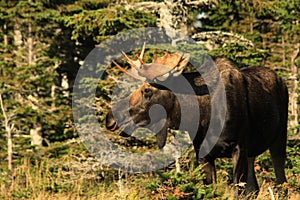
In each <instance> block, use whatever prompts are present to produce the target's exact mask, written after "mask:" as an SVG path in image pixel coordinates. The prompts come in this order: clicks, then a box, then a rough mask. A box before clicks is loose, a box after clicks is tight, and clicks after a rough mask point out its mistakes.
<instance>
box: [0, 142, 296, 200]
mask: <svg viewBox="0 0 300 200" xmlns="http://www.w3.org/2000/svg"><path fill="white" fill-rule="evenodd" d="M73 148H74V146H72V149H73ZM45 151H47V149H45ZM51 151H53V149H51ZM67 152H68V153H66V154H64V155H60V156H59V157H52V156H26V157H24V158H22V159H20V162H19V163H18V164H16V165H15V167H14V170H13V173H12V175H11V178H9V175H8V173H7V172H6V171H5V170H2V172H1V177H0V199H41V200H42V199H43V200H45V199H51V200H52V199H58V200H64V199H72V200H73V199H75V200H76V199H92V200H93V199H97V200H98V199H100V200H101V199H103V200H110V199H124V200H125V199H126V200H135V199H168V200H171V199H233V184H232V178H231V177H232V167H231V162H230V160H228V159H220V160H218V162H217V168H218V171H217V177H218V184H216V185H209V186H206V185H203V183H202V178H203V175H202V173H201V170H200V168H199V167H196V166H195V165H194V162H193V159H191V158H190V153H189V152H187V153H186V154H185V155H184V156H183V157H182V158H181V159H180V161H179V162H180V167H181V172H179V173H178V172H176V169H175V165H171V166H169V167H168V168H166V169H163V170H159V171H157V172H152V173H145V174H129V173H126V172H122V171H118V170H112V169H108V168H105V167H103V166H101V165H100V164H99V163H97V162H96V161H95V160H93V159H92V157H89V156H86V154H85V153H84V152H83V153H79V152H80V151H78V152H77V151H74V150H72V151H71V150H69V151H67ZM288 152H293V153H294V154H293V155H290V156H292V158H293V159H290V160H288V163H290V164H289V165H288V168H287V177H288V179H289V183H287V184H286V185H284V186H282V187H281V188H284V187H286V188H288V189H289V199H291V200H294V199H295V200H298V199H300V195H299V188H298V185H299V183H298V182H299V174H297V173H298V170H299V161H298V160H299V158H297V157H296V155H298V151H296V150H293V151H288ZM56 154H57V155H59V153H57V152H56ZM268 158H269V155H268V153H266V154H263V155H262V156H260V157H259V158H258V161H257V166H259V167H257V169H256V171H257V177H258V181H259V184H260V188H261V192H260V193H259V196H258V199H263V200H264V199H266V200H269V199H272V198H275V199H279V198H278V196H279V194H280V192H281V191H280V189H278V188H277V187H275V186H274V182H273V181H274V174H273V172H272V170H271V171H266V170H265V169H264V165H263V163H266V165H269V164H268V162H269V160H268ZM272 193H273V194H272Z"/></svg>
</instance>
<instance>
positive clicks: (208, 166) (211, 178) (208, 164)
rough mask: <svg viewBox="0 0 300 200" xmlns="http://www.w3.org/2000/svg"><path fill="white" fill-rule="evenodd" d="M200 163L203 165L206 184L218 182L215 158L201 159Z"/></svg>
mask: <svg viewBox="0 0 300 200" xmlns="http://www.w3.org/2000/svg"><path fill="white" fill-rule="evenodd" d="M199 164H200V165H202V170H203V172H204V174H205V178H204V180H203V182H204V184H206V185H207V184H212V183H216V182H217V176H216V168H215V160H214V159H211V158H201V159H199Z"/></svg>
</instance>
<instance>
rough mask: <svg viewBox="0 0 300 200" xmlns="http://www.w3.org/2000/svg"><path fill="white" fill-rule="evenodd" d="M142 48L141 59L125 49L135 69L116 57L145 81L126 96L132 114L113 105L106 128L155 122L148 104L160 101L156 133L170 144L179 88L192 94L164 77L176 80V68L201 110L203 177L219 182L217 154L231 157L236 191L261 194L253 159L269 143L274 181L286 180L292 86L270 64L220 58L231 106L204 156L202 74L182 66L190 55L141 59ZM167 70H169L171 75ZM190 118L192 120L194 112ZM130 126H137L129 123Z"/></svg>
mask: <svg viewBox="0 0 300 200" xmlns="http://www.w3.org/2000/svg"><path fill="white" fill-rule="evenodd" d="M144 51H145V45H144V47H143V49H142V51H141V54H140V55H139V57H138V59H137V60H132V59H130V58H129V57H128V56H127V55H126V54H125V53H124V52H122V53H123V55H124V56H125V58H126V59H127V62H128V63H129V64H130V65H131V67H132V69H133V70H134V71H133V72H134V73H133V72H132V71H131V72H129V71H128V70H125V69H124V68H122V67H121V66H120V65H119V64H117V63H116V62H114V64H115V65H116V66H117V67H118V68H119V69H120V70H122V71H123V72H125V73H127V74H128V75H130V76H132V77H134V78H136V79H139V80H142V81H143V84H142V85H141V86H140V87H139V88H138V89H137V90H135V91H134V92H133V93H132V94H131V95H130V96H129V97H128V99H126V101H128V102H129V107H128V108H127V109H129V113H130V117H131V120H128V119H124V117H123V118H122V113H123V112H124V110H122V109H121V108H120V110H117V111H116V113H114V114H113V112H112V111H111V110H110V111H109V113H108V114H107V116H106V127H107V129H109V130H111V131H114V130H116V129H122V130H130V129H126V127H127V126H129V123H130V122H131V123H135V124H136V125H137V126H136V127H145V126H147V125H148V124H150V123H151V119H150V117H149V114H148V113H149V109H150V108H151V106H152V105H155V104H160V105H161V106H163V107H164V109H165V110H166V113H167V117H166V118H167V120H166V122H165V125H164V126H163V128H162V129H161V130H160V131H159V132H158V133H157V134H156V141H157V144H158V146H159V148H163V147H164V145H165V144H166V137H167V129H168V128H170V129H175V130H176V129H179V128H180V127H179V124H180V115H181V112H180V106H182V105H179V103H178V99H177V97H176V95H177V94H178V93H181V94H182V95H188V94H184V92H183V91H172V90H170V89H168V88H167V87H164V86H163V84H160V83H162V82H163V81H167V80H166V79H168V80H172V81H173V82H174V81H175V83H176V79H177V78H176V76H174V74H176V73H177V74H181V75H182V76H183V77H185V78H186V79H187V80H188V81H189V83H190V84H191V86H192V87H193V89H194V91H195V93H196V94H195V95H196V96H197V101H198V104H199V111H200V113H201V116H200V122H199V127H198V129H197V132H196V136H195V138H194V139H193V146H194V150H195V152H196V158H197V161H198V163H199V164H201V165H202V169H203V172H204V173H205V175H206V177H205V180H204V183H205V184H211V183H215V182H216V170H215V164H214V161H215V159H216V158H221V157H229V158H232V161H233V177H234V178H233V181H234V183H235V186H236V187H235V195H247V194H250V193H255V194H257V193H258V191H259V186H258V183H257V180H256V177H255V171H254V161H255V157H256V156H258V155H260V154H262V153H263V152H264V151H266V150H267V149H269V150H270V154H271V158H272V162H273V167H274V169H275V174H276V184H282V183H284V182H286V177H285V172H284V167H285V160H286V141H287V118H288V90H287V87H286V84H285V82H284V81H283V79H282V78H281V77H279V76H278V75H277V74H276V73H275V72H274V71H273V70H271V69H269V68H265V67H247V68H243V69H240V70H239V69H238V68H237V67H236V66H235V64H234V63H233V62H231V61H230V60H228V59H225V58H216V59H215V66H216V68H217V69H218V71H219V74H220V77H221V81H222V82H223V84H224V87H225V93H226V100H227V101H226V102H227V103H226V105H227V112H226V118H225V123H224V126H223V129H222V132H221V135H220V137H219V138H218V141H217V143H216V144H215V146H214V147H213V148H212V150H211V151H210V152H209V153H208V154H207V155H206V156H205V157H204V158H200V157H199V149H200V147H201V144H202V142H203V138H204V137H205V135H206V131H207V129H208V126H209V123H210V119H211V116H210V115H211V113H210V112H211V104H210V102H211V101H210V99H211V94H207V92H205V90H203V89H201V87H203V85H201V84H199V83H196V82H199V78H201V75H200V73H195V72H189V73H184V72H183V69H184V68H185V67H186V66H187V64H188V63H189V61H188V58H186V57H184V56H183V54H182V53H174V54H171V53H169V52H166V53H165V55H164V56H162V57H158V56H156V55H154V60H153V61H152V63H150V64H146V63H145V62H144V61H143V57H144ZM166 74H168V75H169V76H168V77H167V78H166V77H165V76H166ZM172 75H173V76H172ZM212 78H213V77H212ZM177 84H180V83H177ZM203 91H204V92H203ZM187 101H188V100H187ZM128 102H127V104H128ZM187 104H188V103H187ZM185 106H188V105H185ZM159 117H160V116H156V118H158V120H156V122H158V121H159ZM187 117H189V116H187ZM190 120H191V121H192V120H193V116H191V119H190ZM187 121H188V120H187ZM154 123H155V122H154ZM181 128H182V127H181ZM183 129H185V131H189V130H188V127H185V128H183ZM131 131H134V130H133V129H131ZM130 134H131V133H128V131H127V133H124V131H123V132H122V133H121V135H122V136H129V135H130ZM240 183H246V186H245V188H244V187H243V188H242V187H240V185H242V184H240Z"/></svg>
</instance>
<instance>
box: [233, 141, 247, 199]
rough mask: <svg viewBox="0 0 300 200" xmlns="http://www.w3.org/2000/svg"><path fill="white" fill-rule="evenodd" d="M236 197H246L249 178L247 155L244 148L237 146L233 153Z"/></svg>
mask: <svg viewBox="0 0 300 200" xmlns="http://www.w3.org/2000/svg"><path fill="white" fill-rule="evenodd" d="M232 162H233V183H234V184H235V188H234V196H236V197H237V196H239V195H244V191H245V184H246V182H247V176H248V160H247V153H246V152H245V150H244V148H242V147H241V146H240V145H237V146H236V147H235V149H234V151H233V153H232Z"/></svg>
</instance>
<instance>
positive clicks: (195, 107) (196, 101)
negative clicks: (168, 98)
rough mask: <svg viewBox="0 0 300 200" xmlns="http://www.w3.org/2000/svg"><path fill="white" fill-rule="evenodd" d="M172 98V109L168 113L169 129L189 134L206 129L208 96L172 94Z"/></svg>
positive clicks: (207, 122)
mask: <svg viewBox="0 0 300 200" xmlns="http://www.w3.org/2000/svg"><path fill="white" fill-rule="evenodd" d="M172 96H173V97H172V98H173V99H174V100H173V109H172V110H171V111H170V112H169V113H170V115H169V128H171V129H175V130H179V129H180V130H182V131H189V132H195V131H197V130H206V129H207V127H208V125H209V119H210V109H211V108H210V97H209V95H201V96H196V95H188V94H177V93H176V94H174V93H173V94H172ZM200 115H201V118H200ZM203 134H205V133H203Z"/></svg>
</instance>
